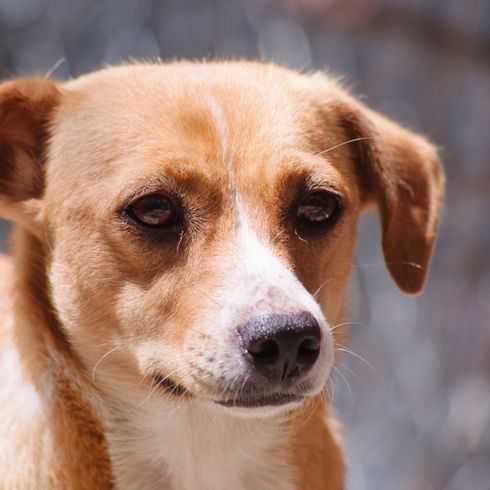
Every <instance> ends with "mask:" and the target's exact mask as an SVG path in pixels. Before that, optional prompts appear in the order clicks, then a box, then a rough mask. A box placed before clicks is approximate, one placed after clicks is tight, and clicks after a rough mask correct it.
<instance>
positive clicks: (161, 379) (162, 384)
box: [152, 374, 190, 397]
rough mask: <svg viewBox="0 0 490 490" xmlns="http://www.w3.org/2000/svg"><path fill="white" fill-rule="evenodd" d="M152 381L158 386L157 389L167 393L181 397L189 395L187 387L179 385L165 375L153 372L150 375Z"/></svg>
mask: <svg viewBox="0 0 490 490" xmlns="http://www.w3.org/2000/svg"><path fill="white" fill-rule="evenodd" d="M152 378H153V383H154V384H155V385H156V386H157V387H158V389H160V390H162V391H164V392H165V393H167V394H168V395H172V396H176V397H182V396H189V395H190V392H189V390H188V389H187V388H185V387H184V386H182V385H179V384H178V383H176V382H175V381H173V380H171V379H170V378H168V377H166V376H161V375H159V374H154V375H153V376H152Z"/></svg>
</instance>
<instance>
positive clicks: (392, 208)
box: [332, 93, 444, 294]
mask: <svg viewBox="0 0 490 490" xmlns="http://www.w3.org/2000/svg"><path fill="white" fill-rule="evenodd" d="M332 109H333V110H334V111H335V112H334V113H335V114H336V117H337V121H338V122H339V123H340V125H341V126H342V129H343V132H344V134H345V135H346V137H347V138H348V139H350V140H357V141H353V142H352V143H351V144H349V147H350V148H351V151H352V154H353V156H354V158H355V163H356V168H357V169H358V172H359V177H360V179H359V181H360V185H361V189H362V192H363V199H364V202H365V203H367V204H369V203H370V202H374V203H376V204H377V206H378V210H379V213H380V217H381V228H382V234H383V237H382V245H383V253H384V257H385V262H386V266H387V268H388V270H389V271H390V274H391V276H392V277H393V279H394V280H395V282H396V283H397V284H398V286H399V287H400V289H401V290H403V291H405V292H407V293H412V294H414V293H418V292H420V291H421V289H422V287H423V285H424V282H425V278H426V276H427V272H428V268H429V263H430V258H431V255H432V249H433V245H434V241H435V237H436V231H437V225H438V221H439V215H440V211H441V205H442V199H443V194H444V174H443V170H442V166H441V164H440V162H439V159H438V156H437V150H436V148H435V147H434V146H433V145H432V144H431V143H429V142H428V141H427V140H426V139H424V138H423V137H422V136H420V135H417V134H415V133H413V132H411V131H408V130H406V129H404V128H402V127H400V126H399V125H397V124H395V123H394V122H392V121H390V120H388V119H387V118H385V117H383V116H381V115H380V114H378V113H377V112H375V111H372V110H370V109H368V108H367V107H366V106H364V105H363V104H361V103H360V102H358V101H356V100H355V99H353V98H352V97H350V96H349V95H348V94H345V93H342V95H341V96H340V97H339V98H337V99H335V101H334V102H332Z"/></svg>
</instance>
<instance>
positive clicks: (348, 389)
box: [332, 366, 354, 404]
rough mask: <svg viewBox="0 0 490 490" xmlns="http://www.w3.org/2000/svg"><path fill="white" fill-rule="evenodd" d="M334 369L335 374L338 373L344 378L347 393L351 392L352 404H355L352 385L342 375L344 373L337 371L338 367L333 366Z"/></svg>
mask: <svg viewBox="0 0 490 490" xmlns="http://www.w3.org/2000/svg"><path fill="white" fill-rule="evenodd" d="M332 368H333V369H334V370H335V372H336V373H338V374H339V376H340V377H341V378H342V380H343V381H344V383H345V386H346V387H347V391H348V392H349V396H350V399H351V402H352V404H354V396H353V395H352V390H351V388H350V385H349V383H348V381H347V379H346V378H345V376H344V375H343V374H342V372H341V371H340V370H339V369H337V367H336V366H332Z"/></svg>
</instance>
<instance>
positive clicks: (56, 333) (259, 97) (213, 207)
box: [0, 62, 443, 490]
mask: <svg viewBox="0 0 490 490" xmlns="http://www.w3.org/2000/svg"><path fill="white" fill-rule="evenodd" d="M442 193H443V175H442V170H441V167H440V164H439V162H438V159H437V155H436V151H435V148H434V147H433V146H432V145H431V144H430V143H428V142H427V141H426V140H425V139H423V138H422V137H421V136H418V135H416V134H414V133H412V132H410V131H407V130H405V129H402V128H401V127H399V126H398V125H396V124H395V123H393V122H391V121H389V120H387V119H385V118H384V117H383V116H381V115H379V114H378V113H376V112H373V111H371V110H369V109H368V108H366V107H365V106H364V105H362V104H361V103H359V102H357V101H356V100H355V99H353V98H352V97H351V96H350V95H349V94H348V93H347V92H346V91H344V90H343V89H342V88H341V87H340V86H339V85H338V84H337V83H336V82H335V81H333V80H331V79H329V78H327V77H326V76H324V75H321V74H313V75H300V74H298V73H296V72H292V71H289V70H286V69H283V68H279V67H277V66H273V65H267V64H262V63H253V62H223V63H212V62H209V63H187V62H177V63H172V64H141V65H139V64H135V65H125V66H120V67H115V68H108V69H104V70H101V71H98V72H95V73H93V74H90V75H87V76H83V77H81V78H79V79H76V80H72V81H69V82H67V83H56V82H54V81H51V80H47V79H22V80H13V81H8V82H5V83H3V84H1V85H0V211H1V214H2V216H4V217H7V218H9V219H11V220H13V221H14V222H15V223H16V227H15V231H14V236H13V241H12V254H13V257H12V259H8V258H6V257H3V258H1V261H0V264H1V268H0V274H1V282H0V286H1V296H0V298H1V300H0V301H1V302H0V325H1V330H0V469H1V470H0V487H1V488H2V489H3V490H7V489H30V490H32V489H42V490H45V489H64V490H67V489H107V488H119V489H122V490H126V489H138V490H142V489H150V488H152V489H153V488H162V489H174V490H176V489H185V490H221V489H233V490H241V489H243V490H244V489H276V490H277V489H278V490H290V489H291V490H292V489H298V490H299V489H311V490H313V489H317V490H318V489H341V488H343V485H344V483H343V481H344V462H343V456H342V452H341V449H340V446H339V441H338V438H337V434H336V422H335V419H334V416H333V414H332V413H331V410H330V409H329V406H328V405H329V404H328V397H327V396H326V386H327V382H328V380H329V373H330V369H331V366H332V363H333V361H334V338H335V337H336V336H337V332H338V331H339V329H334V327H335V326H336V325H338V324H339V323H340V322H342V320H343V318H344V312H345V307H344V303H345V296H346V290H347V286H348V282H349V276H350V272H351V268H352V255H353V249H354V243H355V238H356V223H357V220H358V216H359V214H360V213H361V212H362V211H363V210H364V209H366V208H367V207H369V206H370V205H371V204H376V205H377V207H378V209H379V212H380V216H381V223H382V233H383V237H382V244H383V251H384V256H385V259H386V264H387V267H388V269H389V271H390V273H391V275H392V276H393V278H394V280H395V281H396V283H397V284H398V285H399V287H400V288H401V289H402V290H403V291H405V292H408V293H416V292H418V291H420V289H421V288H422V286H423V282H424V279H425V276H426V273H427V268H428V265H429V261H430V257H431V251H432V246H433V242H434V238H435V234H436V227H437V222H438V217H439V211H440V206H441V200H442Z"/></svg>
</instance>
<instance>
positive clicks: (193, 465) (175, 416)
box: [109, 407, 294, 490]
mask: <svg viewBox="0 0 490 490" xmlns="http://www.w3.org/2000/svg"><path fill="white" fill-rule="evenodd" d="M145 412H146V410H145ZM179 412H180V413H179ZM148 415H149V414H148V413H145V414H144V415H143V414H142V416H141V417H136V418H133V417H132V418H131V420H130V421H129V420H126V421H124V420H122V419H121V418H119V417H118V419H117V423H116V422H115V420H114V421H113V422H112V423H109V426H110V435H109V445H110V451H111V458H112V462H113V470H114V473H115V477H116V482H117V487H118V488H119V489H120V490H143V489H146V488H155V489H156V488H158V489H161V490H225V489H226V490H229V489H231V488H232V489H233V490H256V489H258V488H260V489H264V490H268V489H270V490H272V489H275V490H293V488H294V487H293V485H292V480H293V478H292V476H293V475H292V470H291V468H288V467H287V465H286V464H285V463H284V457H281V456H283V455H282V454H281V451H280V449H278V448H279V447H281V445H282V444H281V443H284V442H285V441H284V440H283V438H282V437H281V431H280V428H279V426H274V425H272V423H271V421H267V420H262V421H259V422H257V421H251V420H241V419H237V418H236V419H235V418H229V417H226V419H223V418H220V417H216V416H210V414H209V412H207V411H206V410H198V409H196V408H189V407H181V408H180V409H178V410H177V411H176V412H174V413H166V414H165V413H164V414H162V416H161V417H160V418H155V417H154V416H153V417H150V416H148ZM214 415H216V414H214Z"/></svg>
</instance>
